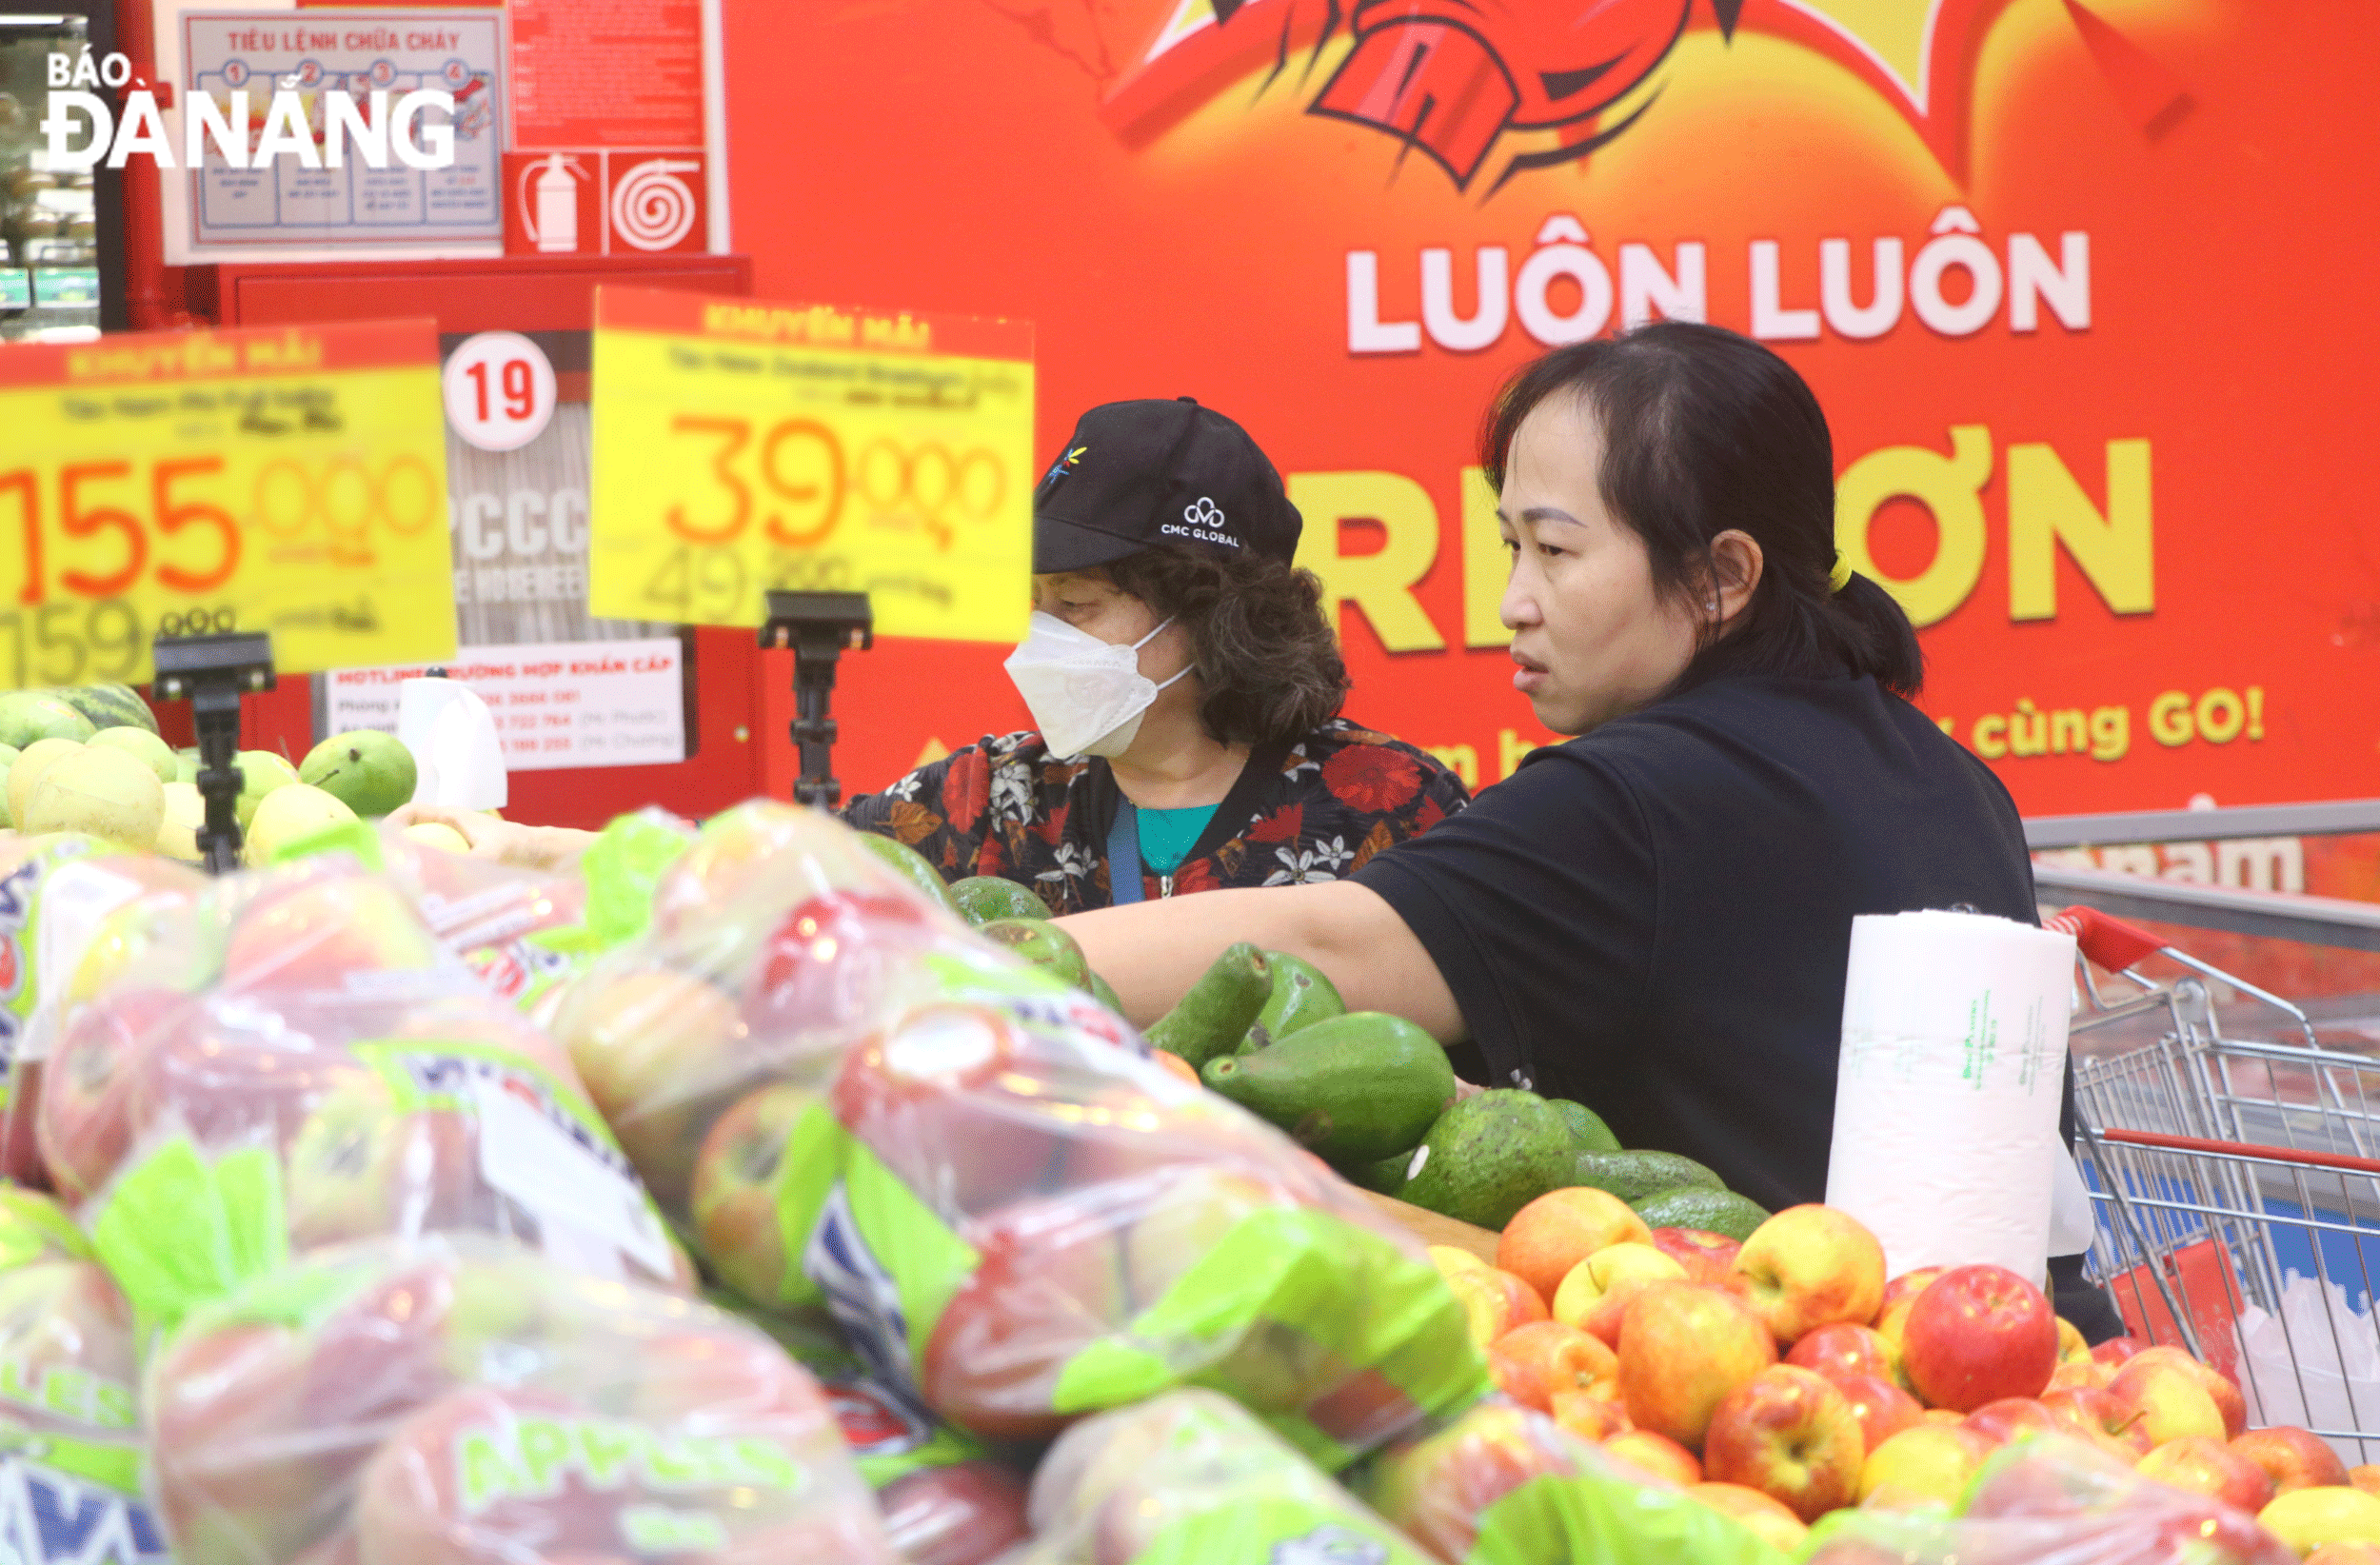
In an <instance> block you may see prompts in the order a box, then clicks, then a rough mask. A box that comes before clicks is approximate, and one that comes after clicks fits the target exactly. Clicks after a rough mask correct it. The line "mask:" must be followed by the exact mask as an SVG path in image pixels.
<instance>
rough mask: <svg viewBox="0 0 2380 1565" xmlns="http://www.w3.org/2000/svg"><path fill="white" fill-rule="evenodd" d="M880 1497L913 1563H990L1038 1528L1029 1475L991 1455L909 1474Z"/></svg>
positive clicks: (901, 1549)
mask: <svg viewBox="0 0 2380 1565" xmlns="http://www.w3.org/2000/svg"><path fill="white" fill-rule="evenodd" d="M877 1501H878V1503H879V1504H880V1505H881V1506H882V1507H883V1512H884V1531H885V1534H886V1535H888V1536H889V1537H890V1539H891V1541H892V1546H893V1548H894V1549H895V1550H896V1551H897V1552H898V1553H899V1554H900V1555H901V1557H902V1560H904V1561H906V1562H907V1565H986V1562H988V1561H989V1560H991V1559H992V1558H994V1557H995V1556H996V1555H1000V1554H1001V1553H1002V1551H1004V1550H1006V1549H1008V1548H1009V1547H1010V1546H1011V1545H1013V1544H1018V1543H1022V1542H1024V1541H1025V1540H1026V1539H1027V1538H1029V1537H1031V1536H1032V1534H1033V1529H1032V1526H1031V1524H1030V1523H1028V1522H1027V1521H1026V1519H1025V1488H1024V1481H1023V1480H1022V1479H1021V1478H1019V1477H1018V1476H1016V1475H1015V1474H1014V1473H1011V1472H1010V1471H1009V1470H1008V1469H1007V1468H1005V1467H1002V1465H1001V1464H1000V1463H998V1462H996V1461H993V1460H991V1459H989V1458H988V1457H982V1456H979V1457H975V1458H973V1459H971V1460H968V1461H962V1462H953V1463H951V1464H950V1465H949V1466H947V1467H928V1468H922V1469H920V1470H919V1471H917V1472H913V1473H908V1474H904V1475H903V1476H901V1477H898V1478H895V1479H894V1480H893V1481H892V1482H890V1483H888V1484H886V1485H885V1486H884V1487H883V1490H882V1491H881V1492H880V1493H879V1494H878V1496H877Z"/></svg>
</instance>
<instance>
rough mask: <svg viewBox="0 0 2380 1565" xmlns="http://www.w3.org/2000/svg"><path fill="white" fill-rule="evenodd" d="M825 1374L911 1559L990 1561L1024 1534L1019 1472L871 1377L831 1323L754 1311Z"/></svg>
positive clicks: (891, 1532) (887, 1520)
mask: <svg viewBox="0 0 2380 1565" xmlns="http://www.w3.org/2000/svg"><path fill="white" fill-rule="evenodd" d="M750 1318H751V1319H752V1320H753V1322H754V1324H756V1325H758V1326H759V1327H760V1328H761V1329H762V1330H763V1331H765V1332H767V1333H768V1334H769V1335H770V1336H771V1337H775V1338H776V1339H777V1341H778V1342H779V1344H781V1345H782V1346H783V1348H784V1349H785V1351H787V1352H788V1353H790V1354H792V1355H793V1357H794V1361H795V1362H796V1363H799V1364H800V1365H801V1366H802V1367H803V1369H806V1370H808V1371H809V1372H810V1373H811V1374H812V1375H815V1376H817V1377H818V1380H819V1384H820V1385H821V1386H823V1387H824V1388H825V1392H826V1402H827V1405H828V1406H829V1407H831V1408H832V1409H833V1410H834V1414H835V1425H836V1427H837V1428H838V1429H839V1430H841V1431H842V1433H843V1444H844V1445H845V1446H846V1447H848V1448H849V1449H850V1452H851V1456H852V1460H853V1462H854V1464H855V1465H857V1466H858V1468H859V1470H860V1476H862V1477H863V1478H865V1479H866V1480H867V1484H868V1487H869V1488H871V1489H873V1490H875V1491H876V1498H877V1504H878V1506H879V1508H880V1509H882V1510H883V1514H884V1531H885V1533H886V1535H888V1536H889V1537H890V1538H891V1539H892V1544H893V1549H894V1551H895V1552H896V1553H898V1554H899V1555H901V1557H902V1559H903V1560H905V1561H906V1562H907V1565H983V1562H985V1561H988V1560H991V1559H993V1558H995V1557H997V1556H998V1555H1000V1554H1001V1553H1002V1552H1003V1551H1004V1550H1006V1549H1007V1548H1008V1547H1009V1545H1011V1544H1013V1543H1016V1542H1019V1541H1020V1540H1021V1539H1023V1538H1024V1537H1025V1536H1026V1535H1027V1533H1028V1531H1029V1530H1028V1528H1027V1527H1026V1525H1025V1510H1024V1507H1025V1486H1024V1478H1023V1477H1022V1476H1021V1474H1020V1472H1019V1471H1018V1470H1017V1469H1016V1468H1013V1467H1011V1466H1010V1465H1009V1464H1008V1463H1007V1462H1004V1461H1002V1460H1000V1459H999V1458H997V1457H995V1456H992V1455H991V1454H990V1453H989V1452H988V1451H986V1450H985V1448H984V1447H983V1445H982V1442H980V1441H978V1440H976V1439H974V1438H972V1437H971V1436H967V1435H964V1434H962V1433H961V1432H960V1431H958V1430H955V1429H953V1428H951V1427H950V1426H949V1425H948V1424H945V1423H942V1422H941V1421H940V1420H938V1419H936V1418H935V1417H934V1416H933V1415H932V1414H931V1413H928V1412H927V1411H925V1410H924V1409H923V1408H922V1407H920V1406H919V1405H918V1403H917V1398H916V1397H915V1395H914V1394H912V1393H908V1392H906V1391H904V1390H902V1388H900V1387H897V1386H889V1385H886V1384H884V1383H883V1381H881V1380H878V1379H876V1378H875V1377H872V1376H870V1375H869V1374H868V1373H867V1371H866V1369H865V1368H864V1367H863V1365H862V1364H861V1363H860V1361H859V1360H858V1359H857V1358H856V1357H852V1355H851V1353H850V1351H849V1350H848V1349H847V1348H845V1347H844V1346H843V1339H842V1337H840V1336H839V1335H837V1334H836V1333H835V1332H834V1331H833V1329H832V1327H831V1325H825V1326H822V1327H812V1326H809V1325H807V1324H804V1323H801V1322H794V1321H786V1320H783V1319H779V1318H776V1317H769V1316H754V1317H750Z"/></svg>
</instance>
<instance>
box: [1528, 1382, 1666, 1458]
mask: <svg viewBox="0 0 2380 1565" xmlns="http://www.w3.org/2000/svg"><path fill="white" fill-rule="evenodd" d="M1554 1421H1555V1422H1556V1423H1557V1424H1559V1425H1561V1426H1562V1428H1563V1429H1565V1430H1567V1431H1569V1432H1570V1433H1571V1434H1573V1435H1576V1436H1578V1437H1579V1438H1580V1439H1582V1440H1592V1441H1594V1442H1595V1443H1596V1444H1597V1445H1600V1444H1601V1443H1602V1442H1604V1441H1605V1440H1608V1439H1610V1438H1611V1437H1612V1436H1615V1435H1617V1434H1620V1433H1622V1432H1624V1431H1625V1430H1627V1429H1628V1428H1629V1427H1630V1426H1629V1423H1628V1410H1627V1409H1626V1408H1624V1407H1622V1406H1620V1405H1619V1404H1618V1403H1617V1402H1615V1401H1611V1400H1609V1399H1607V1398H1605V1397H1597V1396H1595V1395H1594V1394H1593V1393H1591V1392H1584V1391H1557V1392H1556V1393H1555V1394H1554ZM1681 1449H1682V1448H1681Z"/></svg>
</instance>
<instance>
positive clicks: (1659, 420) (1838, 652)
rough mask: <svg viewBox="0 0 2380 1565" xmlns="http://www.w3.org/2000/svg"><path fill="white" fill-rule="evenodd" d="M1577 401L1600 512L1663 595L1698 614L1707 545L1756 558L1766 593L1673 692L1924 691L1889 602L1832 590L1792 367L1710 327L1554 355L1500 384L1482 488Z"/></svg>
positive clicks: (1817, 464) (1818, 464)
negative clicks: (1597, 463) (1732, 540)
mask: <svg viewBox="0 0 2380 1565" xmlns="http://www.w3.org/2000/svg"><path fill="white" fill-rule="evenodd" d="M1557 394H1562V395H1568V396H1575V397H1577V398H1579V399H1581V400H1582V401H1583V402H1584V403H1585V405H1586V406H1587V407H1588V408H1589V409H1591V410H1592V411H1593V413H1594V414H1595V418H1596V423H1597V426H1598V427H1599V429H1600V430H1601V432H1602V436H1603V465H1602V470H1601V472H1600V474H1599V475H1598V479H1597V487H1598V488H1599V489H1600V490H1601V492H1602V499H1603V505H1604V507H1605V508H1606V509H1607V510H1609V511H1610V512H1611V514H1612V515H1613V516H1614V517H1615V518H1616V519H1617V520H1619V521H1620V522H1622V523H1624V524H1625V525H1627V526H1629V527H1630V528H1632V529H1633V530H1634V531H1635V532H1636V535H1637V536H1638V537H1639V538H1641V539H1643V540H1644V545H1645V552H1646V554H1647V556H1648V557H1649V558H1650V560H1651V562H1652V567H1653V583H1654V586H1655V588H1656V590H1657V591H1659V592H1661V593H1662V594H1663V595H1665V596H1675V597H1676V598H1678V599H1681V600H1683V601H1687V602H1695V603H1699V602H1700V601H1701V600H1702V599H1703V598H1705V597H1706V596H1707V595H1708V594H1709V592H1710V589H1711V586H1712V581H1711V541H1712V540H1713V539H1715V538H1716V537H1717V536H1718V535H1719V534H1720V533H1722V532H1725V531H1727V530H1729V529H1730V528H1734V529H1735V530H1737V531H1739V532H1743V533H1747V534H1749V535H1750V536H1751V537H1752V538H1753V539H1754V540H1755V542H1757V543H1758V544H1759V545H1760V553H1761V557H1762V559H1763V562H1764V565H1763V568H1762V571H1761V575H1760V584H1759V585H1758V587H1757V588H1755V590H1754V592H1753V595H1752V602H1751V603H1750V604H1747V605H1746V606H1745V608H1744V610H1743V612H1742V613H1741V614H1739V615H1738V616H1737V617H1736V619H1735V623H1734V624H1733V625H1732V626H1730V628H1729V629H1728V630H1727V632H1726V633H1725V634H1723V635H1717V634H1715V635H1712V636H1711V637H1710V638H1709V639H1708V640H1706V641H1705V642H1704V644H1703V645H1702V646H1701V648H1700V649H1699V650H1698V651H1697V652H1696V654H1695V658H1694V661H1693V662H1692V663H1690V664H1687V666H1686V671H1685V673H1684V675H1683V676H1681V677H1680V679H1679V681H1678V688H1681V689H1682V688H1685V687H1688V686H1691V685H1695V684H1699V683H1702V682H1703V681H1705V680H1709V679H1713V678H1716V677H1717V676H1719V675H1721V674H1754V673H1756V674H1784V675H1792V676H1798V677H1803V678H1826V677H1829V676H1838V675H1844V674H1852V675H1868V676H1871V677H1873V678H1874V680H1875V682H1876V683H1879V684H1881V685H1883V686H1884V687H1885V688H1886V689H1888V690H1890V691H1892V692H1893V693H1894V694H1895V695H1899V696H1904V697H1909V696H1914V695H1916V693H1917V692H1918V690H1919V689H1920V688H1922V687H1923V686H1924V684H1925V659H1924V654H1923V653H1921V652H1920V651H1919V650H1918V646H1917V632H1916V630H1915V629H1914V627H1913V626H1912V625H1911V624H1910V623H1909V616H1908V615H1907V614H1905V613H1903V612H1902V611H1901V606H1900V604H1898V603H1896V602H1894V599H1893V596H1892V594H1890V593H1888V592H1886V591H1885V590H1884V588H1883V587H1882V586H1880V585H1878V584H1876V583H1874V582H1873V581H1871V580H1869V579H1868V578H1866V577H1864V576H1857V575H1854V576H1853V577H1852V578H1851V580H1850V582H1849V583H1848V584H1846V585H1845V586H1844V587H1843V589H1842V591H1840V592H1836V591H1835V590H1834V589H1833V584H1832V582H1831V580H1830V578H1831V576H1832V574H1833V571H1834V568H1835V445H1834V440H1833V438H1832V436H1830V435H1829V433H1828V432H1827V426H1826V415H1825V414H1824V413H1823V412H1821V411H1820V410H1819V408H1818V399H1817V398H1816V397H1815V396H1814V395H1812V393H1811V390H1810V386H1809V385H1808V383H1806V382H1805V381H1803V380H1802V378H1801V376H1800V375H1798V374H1796V373H1795V370H1794V367H1793V366H1791V365H1789V364H1787V363H1786V362H1785V361H1784V360H1783V359H1780V358H1778V357H1777V356H1776V355H1775V353H1772V352H1770V351H1769V350H1768V349H1767V348H1765V347H1761V346H1760V345H1759V344H1758V343H1755V342H1754V341H1752V340H1751V339H1750V338H1748V337H1741V336H1738V335H1736V334H1735V332H1732V331H1728V330H1725V329H1723V328H1722V327H1712V326H1702V325H1698V324H1696V323H1693V322H1686V321H1661V322H1656V323H1655V324H1653V325H1651V326H1645V327H1638V328H1637V329H1636V330H1635V331H1631V332H1629V333H1627V334H1626V335H1624V336H1621V337H1616V338H1612V339H1609V340H1600V341H1595V342H1585V343H1575V344H1573V345H1572V346H1570V347H1559V348H1556V349H1555V350H1554V351H1553V352H1551V353H1548V354H1546V355H1545V356H1544V357H1543V358H1540V359H1537V360H1536V361H1534V362H1532V363H1530V364H1528V365H1525V366H1522V367H1521V369H1520V370H1519V372H1518V373H1517V374H1515V375H1514V376H1513V378H1512V379H1511V380H1510V381H1508V382H1506V383H1505V385H1504V387H1503V389H1502V390H1501V391H1499V392H1498V393H1497V397H1496V400H1495V402H1494V403H1493V404H1492V405H1491V406H1489V408H1488V414H1487V418H1486V421H1485V423H1484V425H1483V426H1482V427H1481V430H1480V441H1479V445H1480V452H1479V456H1480V462H1481V464H1482V465H1483V466H1485V467H1486V468H1487V475H1488V481H1489V482H1490V483H1491V484H1493V485H1496V487H1497V489H1498V490H1501V489H1502V488H1503V486H1504V463H1505V459H1506V458H1507V457H1508V456H1509V455H1510V453H1511V451H1512V443H1513V436H1514V434H1515V433H1517V431H1518V430H1519V428H1520V425H1521V421H1522V420H1524V419H1526V418H1527V417H1528V416H1529V414H1530V412H1531V411H1532V410H1533V409H1534V408H1536V406H1537V405H1538V404H1539V403H1541V402H1543V401H1544V400H1545V399H1546V398H1548V397H1550V396H1554V395H1557Z"/></svg>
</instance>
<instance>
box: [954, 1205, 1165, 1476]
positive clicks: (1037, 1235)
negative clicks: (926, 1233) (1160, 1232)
mask: <svg viewBox="0 0 2380 1565" xmlns="http://www.w3.org/2000/svg"><path fill="white" fill-rule="evenodd" d="M962 1237H963V1238H965V1239H966V1241H967V1242H968V1243H969V1244H971V1245H973V1246H974V1247H975V1249H976V1251H977V1253H978V1254H979V1255H980V1256H981V1257H982V1259H981V1260H980V1261H979V1262H978V1263H977V1266H976V1269H975V1270H974V1271H973V1272H972V1273H970V1274H968V1276H967V1278H966V1280H965V1281H963V1282H962V1283H961V1284H960V1285H959V1291H958V1292H957V1294H955V1295H954V1296H952V1298H951V1300H950V1303H949V1304H948V1306H947V1307H945V1308H944V1309H943V1311H942V1317H941V1318H940V1319H939V1320H937V1321H936V1322H935V1325H934V1331H933V1335H932V1337H930V1338H929V1339H928V1341H927V1344H926V1350H925V1362H924V1364H923V1365H922V1368H921V1372H920V1375H919V1377H918V1378H919V1389H920V1390H921V1391H922V1393H923V1394H924V1397H925V1400H926V1403H927V1405H928V1406H930V1407H932V1408H933V1409H934V1410H935V1411H936V1412H937V1413H940V1414H941V1415H942V1416H943V1417H945V1418H947V1419H949V1420H950V1421H951V1422H952V1423H955V1424H958V1425H959V1426H960V1427H962V1428H963V1429H968V1430H971V1431H973V1432H974V1433H976V1434H978V1435H982V1436H984V1437H986V1438H989V1439H1046V1438H1047V1437H1049V1436H1051V1435H1054V1434H1056V1433H1057V1432H1058V1431H1059V1430H1060V1429H1061V1428H1063V1427H1064V1426H1065V1424H1066V1423H1067V1422H1068V1421H1069V1419H1068V1416H1066V1415H1064V1414H1061V1413H1059V1412H1058V1411H1057V1410H1056V1409H1055V1407H1054V1406H1053V1405H1052V1399H1053V1398H1054V1397H1056V1395H1057V1388H1058V1375H1059V1372H1060V1371H1061V1369H1063V1368H1064V1367H1065V1365H1066V1363H1067V1362H1068V1361H1069V1360H1070V1359H1072V1358H1073V1357H1075V1356H1076V1355H1077V1354H1079V1353H1081V1351H1082V1349H1083V1348H1084V1347H1086V1346H1087V1345H1089V1343H1091V1342H1092V1341H1094V1340H1096V1339H1097V1338H1098V1337H1102V1336H1104V1335H1106V1334H1107V1333H1108V1332H1111V1331H1113V1330H1114V1329H1115V1328H1116V1327H1117V1326H1118V1325H1120V1324H1121V1322H1123V1321H1125V1320H1128V1319H1130V1318H1131V1314H1132V1309H1131V1305H1132V1298H1131V1294H1130V1293H1129V1292H1128V1290H1127V1288H1126V1285H1125V1277H1126V1272H1125V1266H1124V1256H1123V1232H1122V1230H1121V1227H1120V1225H1119V1223H1118V1222H1117V1220H1116V1219H1115V1218H1114V1216H1113V1215H1112V1214H1110V1213H1108V1212H1104V1211H1102V1210H1101V1209H1100V1208H1099V1207H1098V1206H1097V1205H1096V1204H1091V1203H1086V1202H1085V1201H1084V1200H1082V1199H1078V1198H1074V1197H1053V1198H1049V1199H1041V1200H1033V1201H1026V1202H1023V1203H1021V1204H1019V1205H1017V1206H1013V1207H1010V1208H1008V1209H1007V1210H1006V1211H1004V1212H1001V1213H996V1214H994V1215H993V1216H992V1217H990V1218H983V1219H982V1220H980V1221H977V1222H973V1223H969V1224H968V1225H967V1226H966V1228H965V1229H964V1230H963V1231H962Z"/></svg>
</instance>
